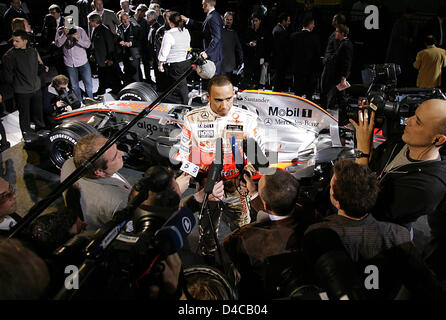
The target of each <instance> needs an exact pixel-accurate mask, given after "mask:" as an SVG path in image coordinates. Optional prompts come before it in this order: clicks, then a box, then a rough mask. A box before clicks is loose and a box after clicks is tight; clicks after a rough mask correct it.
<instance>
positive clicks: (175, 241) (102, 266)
mask: <svg viewBox="0 0 446 320" xmlns="http://www.w3.org/2000/svg"><path fill="white" fill-rule="evenodd" d="M172 180H173V177H172V174H171V173H170V172H169V171H168V169H166V168H164V167H161V166H153V167H151V169H150V170H149V172H148V175H147V176H146V177H144V178H142V179H141V180H140V181H138V182H137V184H136V185H135V186H134V189H135V190H136V191H137V192H138V195H137V196H136V197H135V198H134V199H133V200H132V201H131V202H130V203H129V205H128V206H127V207H126V208H125V209H123V210H121V211H119V212H117V213H116V214H115V215H114V217H113V220H112V221H111V222H109V223H107V224H106V225H105V226H104V227H103V228H101V229H99V230H98V231H97V232H96V234H95V236H94V237H93V239H94V240H91V241H88V242H89V243H88V245H87V246H85V242H83V243H82V244H80V245H79V242H78V241H76V240H70V241H69V242H67V243H66V244H65V245H64V246H62V247H61V248H59V249H58V251H57V252H56V256H57V257H59V258H60V259H62V260H64V263H69V264H75V265H78V264H79V263H77V262H76V261H74V262H73V263H71V262H70V261H69V259H70V258H73V257H76V258H77V259H78V257H79V256H80V255H83V256H84V257H86V259H85V260H84V261H83V263H82V264H81V266H80V267H79V289H78V290H67V289H66V288H63V289H62V290H60V291H59V293H58V294H57V295H56V297H55V298H56V299H61V300H66V299H68V300H71V299H98V297H100V299H107V298H113V299H116V298H117V297H118V298H119V299H135V298H142V299H147V298H148V295H149V290H148V288H149V287H150V286H151V285H158V286H161V284H162V278H161V273H162V271H163V269H162V268H161V265H160V264H158V262H160V261H163V260H164V259H165V258H166V257H167V256H168V255H170V254H173V253H175V252H177V251H178V250H179V249H181V248H182V246H183V243H184V239H185V238H186V237H187V236H188V235H189V234H190V232H191V231H192V228H193V226H194V225H195V218H194V215H193V213H192V211H191V210H190V209H187V208H183V209H181V210H177V208H178V204H179V201H180V198H179V196H178V195H177V194H176V193H175V192H174V191H172V190H171V188H170V187H171V182H172ZM149 191H152V192H153V193H158V194H159V195H160V196H161V198H162V199H163V200H162V201H163V203H164V202H170V203H171V206H170V207H162V206H150V207H149V206H145V205H142V202H143V201H144V200H146V199H147V198H148V193H149ZM73 244H74V245H73ZM76 244H77V245H76ZM80 251H81V252H82V254H79V252H80Z"/></svg>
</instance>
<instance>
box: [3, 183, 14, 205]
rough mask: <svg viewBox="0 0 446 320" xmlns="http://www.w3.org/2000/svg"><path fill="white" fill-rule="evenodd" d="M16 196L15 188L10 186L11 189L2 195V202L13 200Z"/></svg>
mask: <svg viewBox="0 0 446 320" xmlns="http://www.w3.org/2000/svg"><path fill="white" fill-rule="evenodd" d="M14 194H15V188H14V186H11V185H9V189H8V191H6V192H3V193H1V194H0V202H3V201H5V200H9V199H11V198H12V197H13V196H14Z"/></svg>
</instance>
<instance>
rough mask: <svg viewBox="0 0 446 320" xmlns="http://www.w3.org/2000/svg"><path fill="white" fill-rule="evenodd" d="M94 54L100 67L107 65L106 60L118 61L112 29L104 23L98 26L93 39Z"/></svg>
mask: <svg viewBox="0 0 446 320" xmlns="http://www.w3.org/2000/svg"><path fill="white" fill-rule="evenodd" d="M91 43H92V47H93V55H94V58H95V60H96V63H97V65H98V66H99V67H105V66H106V65H105V60H113V61H115V62H116V47H115V40H114V37H113V34H112V33H111V31H110V30H109V29H108V28H107V27H106V26H104V25H103V24H101V25H99V26H98V27H96V28H95V29H94V31H93V36H92V39H91Z"/></svg>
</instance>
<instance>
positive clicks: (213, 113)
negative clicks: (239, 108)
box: [206, 103, 234, 118]
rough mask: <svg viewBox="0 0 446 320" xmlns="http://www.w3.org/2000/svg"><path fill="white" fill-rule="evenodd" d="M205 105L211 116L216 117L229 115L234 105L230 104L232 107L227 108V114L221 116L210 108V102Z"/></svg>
mask: <svg viewBox="0 0 446 320" xmlns="http://www.w3.org/2000/svg"><path fill="white" fill-rule="evenodd" d="M206 107H207V109H208V111H209V113H210V114H211V115H212V116H214V117H216V118H225V117H227V116H229V115H230V114H232V112H233V110H234V105H232V107H231V109H230V110H229V112H228V114H227V115H225V116H221V115H219V114H218V113H216V112H214V110H212V108H211V104H210V103H208V104H207V106H206Z"/></svg>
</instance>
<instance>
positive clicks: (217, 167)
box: [204, 138, 223, 195]
mask: <svg viewBox="0 0 446 320" xmlns="http://www.w3.org/2000/svg"><path fill="white" fill-rule="evenodd" d="M222 169H223V139H222V138H217V140H216V143H215V159H214V161H213V162H212V164H211V167H210V168H209V171H208V179H207V181H206V184H205V185H204V192H205V193H206V194H208V195H209V194H211V193H212V190H213V189H214V185H215V183H216V182H217V181H218V180H219V179H220V175H221V170H222Z"/></svg>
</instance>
